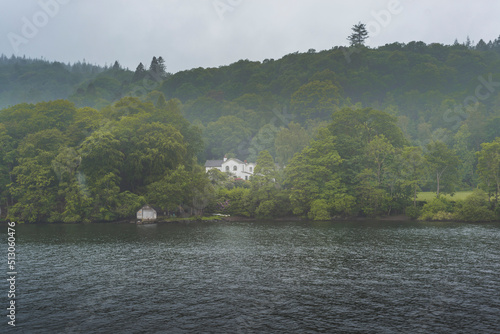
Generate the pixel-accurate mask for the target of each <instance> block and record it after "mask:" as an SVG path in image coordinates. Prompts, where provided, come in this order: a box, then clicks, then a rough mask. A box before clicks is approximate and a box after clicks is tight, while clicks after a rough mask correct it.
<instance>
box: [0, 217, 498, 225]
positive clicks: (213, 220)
mask: <svg viewBox="0 0 500 334" xmlns="http://www.w3.org/2000/svg"><path fill="white" fill-rule="evenodd" d="M263 220H264V221H270V222H284V221H286V222H291V221H302V222H313V221H315V220H312V219H308V218H303V217H296V216H289V217H281V218H265V219H263V218H252V217H244V216H227V217H224V216H209V217H201V218H200V217H188V218H174V219H172V218H168V219H162V218H160V219H157V220H155V221H154V222H144V223H142V224H140V223H137V219H135V218H129V219H119V220H113V221H92V222H77V223H65V222H38V223H18V222H16V223H17V224H25V225H62V224H69V225H73V224H75V225H76V224H136V225H139V226H140V225H153V224H179V223H190V222H206V223H217V222H255V221H263ZM316 221H318V220H316ZM321 221H322V222H342V221H398V222H412V221H413V222H429V223H430V222H443V223H446V222H449V221H448V220H429V221H426V220H418V219H412V218H410V217H409V216H406V215H395V216H381V217H356V216H355V217H333V218H332V219H329V220H321ZM8 222H9V220H1V221H0V224H7V223H8ZM453 222H459V223H469V224H470V223H479V224H483V223H500V220H494V221H484V222H470V221H458V220H453Z"/></svg>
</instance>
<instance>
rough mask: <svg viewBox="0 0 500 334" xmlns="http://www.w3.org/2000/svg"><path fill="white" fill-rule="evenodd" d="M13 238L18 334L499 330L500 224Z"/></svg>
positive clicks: (176, 229)
mask: <svg viewBox="0 0 500 334" xmlns="http://www.w3.org/2000/svg"><path fill="white" fill-rule="evenodd" d="M6 229H7V228H6V227H5V228H4V230H5V231H2V235H1V236H2V240H5V243H6V233H5V232H6ZM17 239H18V240H17V244H18V247H17V248H18V249H17V256H18V262H17V264H18V268H17V269H18V273H19V275H18V281H17V289H18V291H17V292H18V294H17V295H18V299H17V305H18V318H17V323H18V327H17V328H16V330H17V331H19V332H25V333H292V332H297V333H321V332H322V333H355V332H357V333H359V332H364V333H402V332H404V333H452V332H453V333H471V332H474V333H495V332H499V331H500V292H499V291H500V290H499V289H500V274H499V273H500V260H499V259H500V224H477V225H475V224H459V223H414V222H374V221H373V222H370V221H365V222H318V223H316V222H264V221H263V222H245V223H234V222H233V223H229V222H221V223H183V224H163V225H161V224H159V225H150V226H136V225H134V224H81V225H18V226H17ZM4 268H5V270H4V272H7V269H6V267H4ZM5 286H6V284H5ZM4 322H5V324H0V331H2V330H4V329H6V328H7V325H6V323H7V321H6V320H5V319H4Z"/></svg>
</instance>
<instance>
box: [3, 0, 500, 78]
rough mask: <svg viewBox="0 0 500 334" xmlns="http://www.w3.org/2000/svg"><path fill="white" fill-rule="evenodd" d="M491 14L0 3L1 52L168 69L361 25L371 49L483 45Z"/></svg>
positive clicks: (256, 56) (456, 8)
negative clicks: (157, 63) (154, 62)
mask: <svg viewBox="0 0 500 334" xmlns="http://www.w3.org/2000/svg"><path fill="white" fill-rule="evenodd" d="M499 18H500V1H497V0H474V1H471V0H400V1H397V0H380V1H379V0H371V1H370V0H359V1H356V0H353V1H345V0H342V1H341V0H22V1H17V0H0V53H3V54H6V55H8V56H10V55H12V54H16V55H19V56H23V55H26V56H27V57H32V58H35V57H36V58H40V57H43V58H45V59H47V60H57V61H62V62H76V61H79V60H84V59H85V60H86V61H87V62H90V63H95V64H99V65H104V64H108V65H112V63H113V62H114V61H115V60H118V61H119V62H120V63H121V64H122V65H123V66H124V67H128V68H130V69H131V70H135V68H136V67H137V65H138V64H139V62H143V63H144V64H145V65H146V66H149V63H150V61H151V58H152V57H153V56H162V57H163V58H164V59H165V63H166V65H167V71H169V72H172V73H175V72H177V71H180V70H185V69H191V68H195V67H217V66H220V65H227V64H230V63H233V62H235V61H238V60H239V59H250V60H259V61H262V60H264V59H266V58H274V59H278V58H281V57H282V56H284V55H286V54H288V53H291V52H295V51H299V52H306V51H307V50H309V49H316V50H317V51H320V50H327V49H330V48H332V47H333V46H341V45H347V44H348V41H347V40H346V38H347V36H348V35H349V34H350V33H351V27H352V26H353V25H354V24H356V23H358V22H360V21H361V22H363V23H365V24H367V25H368V28H369V32H370V35H371V37H370V38H369V40H368V41H367V45H369V46H371V47H377V46H379V45H384V44H386V43H392V42H402V43H407V42H410V41H424V42H426V43H432V42H439V43H444V44H452V43H453V42H454V40H455V38H457V39H458V40H459V41H460V42H463V41H465V39H466V38H467V36H470V39H471V40H473V41H475V42H476V43H477V42H478V41H479V40H480V39H481V38H482V39H484V40H485V41H486V42H488V41H489V40H494V39H495V38H497V37H498V36H499V35H500V19H499Z"/></svg>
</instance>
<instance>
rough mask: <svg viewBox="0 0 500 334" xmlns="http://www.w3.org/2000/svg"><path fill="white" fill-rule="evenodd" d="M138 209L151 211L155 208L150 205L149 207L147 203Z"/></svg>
mask: <svg viewBox="0 0 500 334" xmlns="http://www.w3.org/2000/svg"><path fill="white" fill-rule="evenodd" d="M140 210H153V211H156V210H155V209H153V208H152V207H150V206H149V205H147V204H146V205H144V206H143V207H142V208H141V209H140Z"/></svg>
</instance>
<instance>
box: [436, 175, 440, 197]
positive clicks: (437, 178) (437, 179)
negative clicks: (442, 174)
mask: <svg viewBox="0 0 500 334" xmlns="http://www.w3.org/2000/svg"><path fill="white" fill-rule="evenodd" d="M436 181H437V192H436V195H437V197H439V172H438V173H436Z"/></svg>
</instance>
